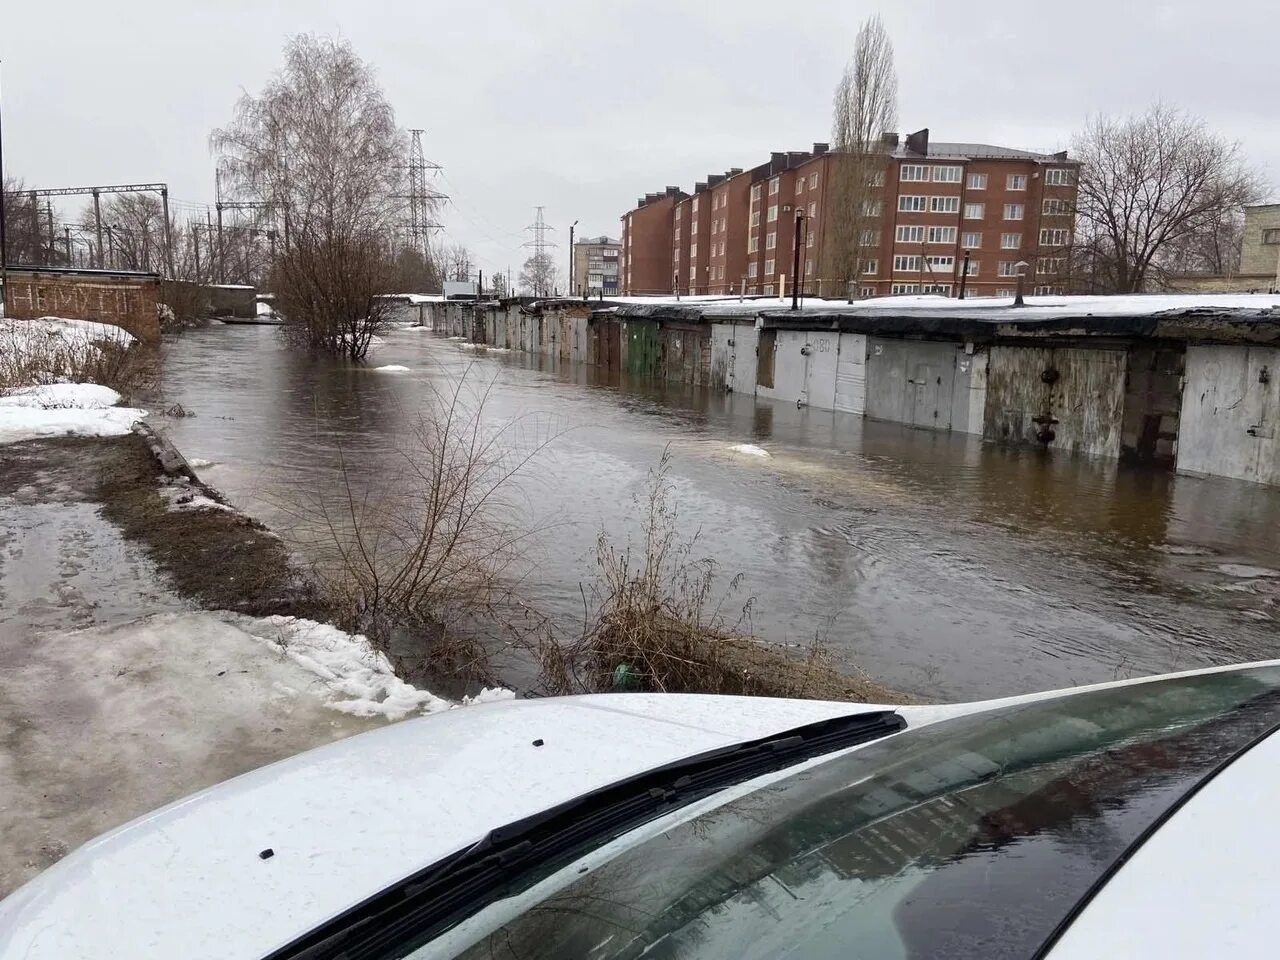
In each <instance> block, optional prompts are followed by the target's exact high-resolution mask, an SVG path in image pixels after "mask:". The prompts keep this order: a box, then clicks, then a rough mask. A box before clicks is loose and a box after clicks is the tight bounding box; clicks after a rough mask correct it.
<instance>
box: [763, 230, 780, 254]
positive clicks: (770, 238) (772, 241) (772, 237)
mask: <svg viewBox="0 0 1280 960" xmlns="http://www.w3.org/2000/svg"><path fill="white" fill-rule="evenodd" d="M777 245H778V235H777V234H776V233H768V234H766V235H765V238H764V248H765V249H766V250H772V249H773V248H774V247H776V246H777Z"/></svg>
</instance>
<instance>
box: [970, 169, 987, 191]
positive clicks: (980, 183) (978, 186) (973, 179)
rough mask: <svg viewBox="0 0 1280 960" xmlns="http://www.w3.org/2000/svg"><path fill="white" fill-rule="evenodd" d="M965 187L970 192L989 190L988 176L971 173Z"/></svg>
mask: <svg viewBox="0 0 1280 960" xmlns="http://www.w3.org/2000/svg"><path fill="white" fill-rule="evenodd" d="M965 186H967V187H968V188H969V189H970V190H985V189H987V175H986V174H985V173H971V174H969V180H968V182H967V183H966V184H965Z"/></svg>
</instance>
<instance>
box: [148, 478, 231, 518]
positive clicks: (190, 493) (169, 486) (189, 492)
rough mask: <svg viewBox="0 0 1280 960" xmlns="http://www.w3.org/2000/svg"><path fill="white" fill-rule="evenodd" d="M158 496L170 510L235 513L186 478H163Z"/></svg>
mask: <svg viewBox="0 0 1280 960" xmlns="http://www.w3.org/2000/svg"><path fill="white" fill-rule="evenodd" d="M160 496H162V497H164V499H165V500H167V501H169V509H170V510H225V511H227V512H228V513H235V512H236V510H235V508H234V507H229V506H227V505H226V504H225V503H219V502H218V501H217V500H214V499H213V498H212V497H207V496H205V494H204V492H203V491H202V490H201V489H200V488H199V487H198V486H196V485H195V484H193V483H192V482H191V481H190V480H188V479H187V478H186V477H165V478H164V479H163V480H161V481H160Z"/></svg>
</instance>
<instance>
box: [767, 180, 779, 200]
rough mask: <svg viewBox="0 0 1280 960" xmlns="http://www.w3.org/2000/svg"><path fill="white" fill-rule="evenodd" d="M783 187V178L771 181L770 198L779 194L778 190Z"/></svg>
mask: <svg viewBox="0 0 1280 960" xmlns="http://www.w3.org/2000/svg"><path fill="white" fill-rule="evenodd" d="M781 185H782V178H781V177H774V178H773V179H772V180H770V181H769V196H771V197H772V196H773V195H774V194H775V193H777V192H778V189H779V187H780V186H781Z"/></svg>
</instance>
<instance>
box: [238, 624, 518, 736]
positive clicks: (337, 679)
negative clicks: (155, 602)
mask: <svg viewBox="0 0 1280 960" xmlns="http://www.w3.org/2000/svg"><path fill="white" fill-rule="evenodd" d="M233 622H235V623H236V624H237V625H238V626H240V627H241V629H243V630H244V631H245V632H246V633H248V634H249V635H250V636H252V637H254V638H255V639H257V640H259V641H261V642H262V643H266V644H269V645H271V646H274V647H275V648H276V649H277V650H279V651H280V652H281V653H282V654H283V655H285V656H287V657H288V658H289V659H290V660H292V661H293V662H294V663H296V664H298V665H299V666H300V667H302V668H303V669H305V670H307V671H308V672H310V673H312V674H314V675H315V676H317V677H319V678H320V680H321V681H322V684H323V692H322V693H321V696H322V697H323V698H324V700H325V702H326V704H327V705H328V706H330V707H332V708H333V709H334V710H340V711H342V712H343V713H350V714H352V715H354V716H357V717H375V716H381V717H385V718H386V719H388V720H400V719H403V718H404V717H407V716H409V714H411V713H437V712H439V711H441V710H449V709H451V708H453V707H457V706H470V705H473V704H477V703H490V702H492V701H495V700H510V699H512V698H513V697H514V696H515V694H514V693H512V692H511V691H510V690H503V689H491V688H485V689H484V690H481V691H480V692H479V693H478V694H476V695H475V696H474V697H466V698H464V699H463V701H462V702H461V703H455V702H454V701H452V700H446V699H444V698H443V697H438V696H436V695H435V694H434V693H432V692H431V691H429V690H420V689H418V688H417V687H415V686H413V685H412V684H410V683H405V681H403V680H401V679H400V678H399V677H397V676H396V675H395V672H394V671H393V670H392V669H391V663H390V662H389V661H388V660H387V658H386V655H385V654H383V653H381V652H379V651H377V650H374V649H373V647H372V646H371V645H370V643H369V641H368V640H367V639H365V638H364V637H363V636H361V635H359V634H354V635H353V634H349V633H344V632H343V631H341V630H339V629H338V628H337V627H331V626H329V625H327V624H323V623H316V622H315V621H313V620H303V619H300V618H298V617H282V616H274V617H263V618H261V619H257V620H254V619H252V618H249V617H236V618H235V620H234V621H233Z"/></svg>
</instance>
